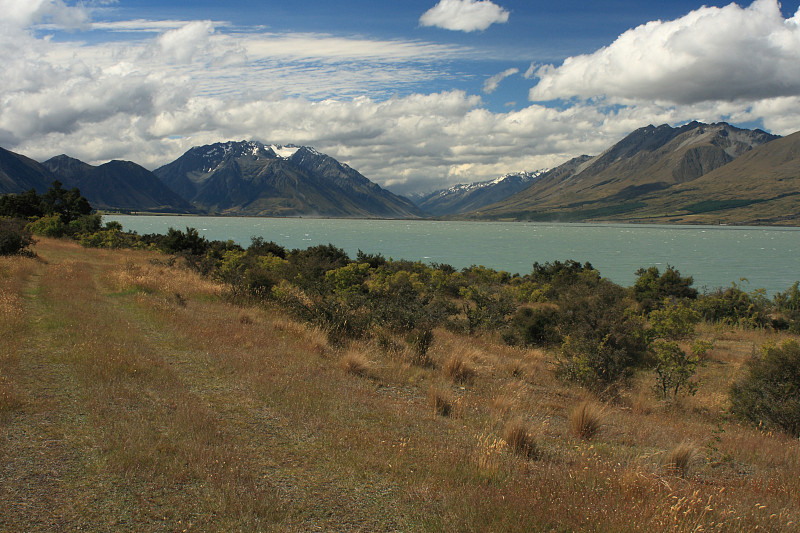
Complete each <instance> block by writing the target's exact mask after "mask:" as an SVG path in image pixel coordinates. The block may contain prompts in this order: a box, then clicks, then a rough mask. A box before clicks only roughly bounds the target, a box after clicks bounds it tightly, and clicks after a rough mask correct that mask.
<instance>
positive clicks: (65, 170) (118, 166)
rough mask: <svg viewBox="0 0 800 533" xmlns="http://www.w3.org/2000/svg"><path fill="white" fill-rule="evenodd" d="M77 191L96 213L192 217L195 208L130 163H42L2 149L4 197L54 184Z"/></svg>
mask: <svg viewBox="0 0 800 533" xmlns="http://www.w3.org/2000/svg"><path fill="white" fill-rule="evenodd" d="M56 180H58V181H60V182H61V183H62V184H63V185H64V187H65V188H68V189H71V188H73V187H77V188H78V189H80V191H81V194H82V195H83V196H84V197H85V198H86V199H87V200H89V203H90V204H92V207H94V208H96V209H113V210H123V211H128V210H130V211H151V212H162V213H190V212H193V211H194V208H193V207H192V206H191V205H190V204H189V203H188V202H187V201H186V200H184V199H183V198H181V197H180V196H178V195H177V194H175V193H174V192H173V191H172V190H170V189H169V188H168V187H167V186H166V185H164V183H162V182H161V180H159V179H158V178H157V177H156V176H155V175H154V174H153V173H152V172H150V171H149V170H147V169H145V168H144V167H141V166H139V165H137V164H136V163H131V162H129V161H109V162H108V163H105V164H104V165H100V166H92V165H89V164H87V163H84V162H82V161H79V160H77V159H73V158H71V157H68V156H66V155H59V156H56V157H53V158H52V159H49V160H47V161H45V162H44V163H39V162H37V161H34V160H33V159H30V158H28V157H25V156H23V155H20V154H16V153H14V152H10V151H8V150H5V149H3V148H0V194H7V193H21V192H25V191H27V190H30V189H35V190H36V191H37V192H38V193H40V194H41V193H44V192H45V191H47V189H48V188H49V187H50V184H51V183H53V182H54V181H56Z"/></svg>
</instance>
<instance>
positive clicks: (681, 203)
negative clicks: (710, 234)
mask: <svg viewBox="0 0 800 533" xmlns="http://www.w3.org/2000/svg"><path fill="white" fill-rule="evenodd" d="M798 194H800V132H799V133H795V134H793V135H790V136H788V137H785V138H781V137H778V136H776V135H771V134H769V133H766V132H764V131H761V130H745V129H740V128H736V127H733V126H731V125H729V124H726V123H724V122H723V123H718V124H702V123H699V122H692V123H689V124H686V125H684V126H681V127H679V128H672V127H670V126H668V125H662V126H658V127H656V126H652V125H651V126H647V127H644V128H640V129H638V130H636V131H634V132H633V133H631V134H630V135H628V136H627V137H625V138H624V139H622V140H621V141H620V142H618V143H617V144H615V145H614V146H612V147H611V148H609V149H608V150H606V151H605V152H603V153H602V154H600V155H598V156H594V157H590V156H581V157H579V158H575V159H572V160H570V161H568V162H566V163H564V164H563V165H561V166H559V167H556V168H554V169H552V170H551V171H548V172H546V173H544V174H542V175H541V176H539V178H537V179H536V180H535V181H534V182H533V183H532V184H531V186H530V187H528V188H527V189H525V190H524V191H522V192H520V193H517V194H515V195H513V196H511V197H509V198H506V199H504V200H503V201H501V202H498V203H495V204H492V205H490V206H486V207H484V208H482V209H479V210H477V211H473V212H471V213H467V214H466V215H464V216H465V217H466V218H470V219H481V220H548V221H592V220H594V221H601V220H602V221H628V222H653V223H676V222H677V223H736V224H769V223H775V224H778V223H784V224H800V208H798V205H800V204H798V202H797V200H798V196H797V195H798Z"/></svg>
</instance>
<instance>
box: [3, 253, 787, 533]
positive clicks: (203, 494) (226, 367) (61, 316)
mask: <svg viewBox="0 0 800 533" xmlns="http://www.w3.org/2000/svg"><path fill="white" fill-rule="evenodd" d="M35 251H36V252H37V254H38V258H24V257H13V258H0V313H1V314H0V339H2V340H1V341H0V531H9V532H11V531H77V530H82V531H476V532H478V531H480V532H484V531H647V532H652V531H754V530H756V529H758V530H765V531H797V530H798V529H800V442H798V441H797V440H795V439H791V438H789V437H787V436H785V435H782V434H776V433H770V432H765V431H760V430H759V429H758V428H753V427H749V426H745V425H742V424H740V423H739V422H737V421H735V420H733V419H731V417H730V416H729V415H728V413H727V405H726V403H727V389H728V387H729V386H730V384H731V382H732V381H733V380H734V379H735V378H736V376H737V375H738V372H739V371H740V367H741V365H742V363H743V362H744V361H745V360H746V359H747V358H748V357H749V356H750V355H751V354H752V353H753V351H754V350H757V349H758V347H759V346H760V345H761V344H763V343H764V342H767V341H769V340H780V338H782V337H780V336H777V335H776V334H773V333H768V332H758V331H756V332H753V331H741V330H735V329H722V328H715V327H712V326H703V328H704V330H703V332H702V333H703V336H704V337H706V338H713V339H714V340H715V347H714V349H713V350H711V351H710V352H709V354H708V355H707V360H706V364H705V365H704V366H703V367H702V368H701V369H700V371H699V373H698V375H699V378H700V380H701V383H700V387H699V390H698V392H697V394H696V395H695V396H692V397H684V398H681V399H679V401H677V402H676V403H671V404H667V403H664V402H660V401H658V400H657V399H656V397H655V396H654V394H653V393H652V391H651V385H652V383H653V376H652V375H651V374H648V373H641V374H639V375H637V376H636V377H635V379H634V381H633V383H632V385H631V387H630V388H629V389H627V390H626V391H625V392H624V393H623V394H622V396H621V397H620V398H619V399H618V400H617V401H614V402H611V403H603V402H602V401H601V400H600V399H598V398H595V397H592V396H590V395H589V394H588V393H587V392H586V391H585V390H584V389H581V388H580V387H578V386H576V385H572V384H567V383H564V382H561V381H559V380H557V379H556V378H555V377H554V376H553V372H552V368H551V355H548V354H547V353H545V352H542V351H538V350H521V349H518V348H511V347H508V346H505V345H503V344H502V343H501V342H499V341H498V339H496V338H492V337H490V336H483V337H466V336H460V335H456V334H453V333H449V332H447V331H444V330H441V331H440V330H437V331H436V332H435V339H434V342H433V345H432V347H431V350H430V352H429V353H430V358H431V361H432V363H433V364H430V365H427V366H419V365H412V364H410V363H409V362H408V361H409V360H410V359H411V357H410V356H409V354H406V353H404V352H403V350H404V349H403V348H399V347H398V348H396V349H393V348H392V347H391V346H389V347H387V346H385V345H383V346H379V345H378V344H377V343H373V342H354V343H352V344H351V345H349V346H348V347H346V348H335V347H332V346H331V345H329V344H328V342H327V340H326V336H325V335H324V334H323V333H322V332H321V331H319V330H316V329H314V328H312V327H310V326H307V325H305V324H301V323H298V322H295V321H293V320H290V319H288V318H287V317H286V315H285V313H282V312H281V311H280V310H279V309H269V308H261V307H240V306H234V305H231V304H230V303H227V301H226V300H225V298H224V297H223V287H221V286H219V285H216V284H214V283H212V282H210V281H209V280H207V279H204V278H201V277H199V276H198V275H196V274H195V273H193V272H190V271H188V270H185V269H181V268H180V267H178V266H168V265H167V263H166V261H165V259H166V257H165V256H160V255H158V254H154V253H149V252H139V251H130V250H128V251H103V250H97V249H84V248H81V247H80V246H78V245H77V244H74V243H72V242H67V241H57V240H48V239H41V241H40V242H39V243H38V244H37V245H36V246H35Z"/></svg>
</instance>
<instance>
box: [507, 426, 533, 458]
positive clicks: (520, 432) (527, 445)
mask: <svg viewBox="0 0 800 533" xmlns="http://www.w3.org/2000/svg"><path fill="white" fill-rule="evenodd" d="M503 439H504V440H505V441H506V442H507V443H508V445H509V447H510V448H511V449H512V450H514V451H515V452H516V453H518V454H520V455H522V456H523V457H527V458H528V459H537V458H538V457H539V456H540V455H541V450H540V449H539V445H538V444H537V443H536V440H535V439H534V438H533V435H532V434H531V429H530V426H528V424H526V423H525V421H524V420H523V419H522V417H516V418H514V419H512V420H511V421H510V422H508V423H507V424H506V426H505V430H504V435H503Z"/></svg>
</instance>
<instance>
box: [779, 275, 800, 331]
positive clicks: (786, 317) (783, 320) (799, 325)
mask: <svg viewBox="0 0 800 533" xmlns="http://www.w3.org/2000/svg"><path fill="white" fill-rule="evenodd" d="M798 286H800V282H797V281H795V282H794V285H792V286H791V287H789V288H788V289H786V291H785V292H779V293H778V294H776V295H775V297H774V298H773V302H774V305H775V310H776V312H777V316H776V317H775V318H774V319H773V321H772V326H773V327H774V328H775V329H788V330H789V331H791V332H792V333H800V287H798Z"/></svg>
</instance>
